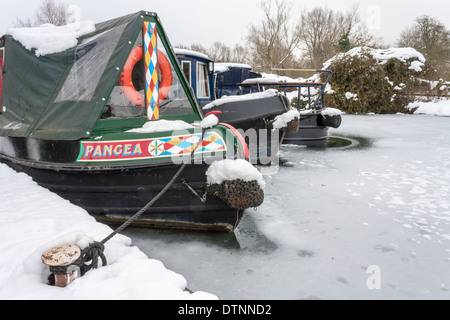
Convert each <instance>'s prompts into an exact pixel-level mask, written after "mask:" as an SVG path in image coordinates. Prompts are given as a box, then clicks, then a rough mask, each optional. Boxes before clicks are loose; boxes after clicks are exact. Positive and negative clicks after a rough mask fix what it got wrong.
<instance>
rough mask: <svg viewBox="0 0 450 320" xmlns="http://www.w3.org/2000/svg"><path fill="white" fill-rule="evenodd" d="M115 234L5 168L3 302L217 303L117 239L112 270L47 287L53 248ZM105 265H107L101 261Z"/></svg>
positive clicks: (108, 249) (0, 222)
mask: <svg viewBox="0 0 450 320" xmlns="http://www.w3.org/2000/svg"><path fill="white" fill-rule="evenodd" d="M111 232H112V229H110V228H109V227H107V226H105V225H103V224H100V223H97V222H96V221H95V220H94V219H93V218H92V217H90V216H89V215H88V214H87V213H86V212H85V211H84V210H82V209H80V208H78V207H76V206H73V205H71V204H70V203H69V202H67V201H65V200H63V199H61V198H60V197H58V196H57V195H55V194H53V193H51V192H50V191H48V190H46V189H43V188H41V187H39V186H37V185H36V184H35V183H34V182H33V181H32V180H31V178H30V177H28V176H26V175H25V174H19V173H16V172H15V171H13V170H12V169H10V168H9V167H7V166H6V165H4V164H0V299H2V300H5V299H14V300H15V299H44V300H46V299H57V300H64V299H155V300H156V299H169V300H172V299H177V300H181V299H207V300H209V299H217V296H215V295H212V294H209V293H205V292H201V291H200V292H195V293H193V294H190V293H188V292H186V291H184V289H185V288H186V286H187V282H186V279H185V278H184V277H183V276H182V275H179V274H177V273H175V272H173V271H170V270H168V269H166V267H165V266H164V264H163V263H162V262H161V261H157V260H154V259H150V258H149V257H148V256H146V255H145V254H144V253H143V252H142V251H141V250H139V249H138V248H137V247H135V246H132V244H131V240H130V239H129V238H127V237H125V236H123V235H116V236H115V237H113V238H112V239H111V240H109V241H108V242H107V243H106V245H105V255H106V258H107V260H108V264H107V266H104V267H100V268H98V269H95V270H92V271H89V272H88V273H87V274H86V275H85V276H84V277H83V278H81V279H78V280H76V281H75V282H74V283H73V284H71V285H70V286H68V287H66V288H57V287H52V286H49V285H47V284H46V283H47V277H48V275H49V269H48V267H46V266H45V265H44V264H43V263H42V262H41V255H42V254H43V253H44V252H45V251H46V250H48V249H51V248H53V247H56V246H59V245H62V244H71V243H79V244H80V245H81V244H82V243H86V242H91V241H92V240H95V241H101V240H103V239H104V238H106V236H108V235H109V234H110V233H111ZM100 265H101V262H100Z"/></svg>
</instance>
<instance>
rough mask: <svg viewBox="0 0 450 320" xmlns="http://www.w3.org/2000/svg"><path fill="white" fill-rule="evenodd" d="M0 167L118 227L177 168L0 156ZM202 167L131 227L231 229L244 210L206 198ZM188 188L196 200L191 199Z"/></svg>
mask: <svg viewBox="0 0 450 320" xmlns="http://www.w3.org/2000/svg"><path fill="white" fill-rule="evenodd" d="M0 162H3V163H5V164H7V165H8V166H10V167H11V168H13V169H14V170H16V171H18V172H23V173H26V174H28V175H29V176H31V177H32V178H33V180H34V181H35V182H36V183H37V184H38V185H40V186H42V187H44V188H47V189H48V190H50V191H52V192H54V193H56V194H58V195H59V196H61V197H62V198H64V199H66V200H68V201H70V202H71V203H72V204H74V205H76V206H79V207H81V208H83V209H85V210H86V211H87V212H88V213H89V214H91V215H93V216H94V217H96V218H97V220H99V221H102V222H107V223H109V224H119V223H122V222H123V221H125V220H126V219H128V218H130V217H131V216H132V215H134V214H135V213H136V212H138V211H139V210H140V209H141V208H143V207H144V206H145V205H146V204H147V203H148V202H150V200H152V199H153V198H154V197H155V196H156V195H157V194H158V193H159V192H160V191H161V190H162V189H163V188H164V187H165V186H166V185H167V184H168V183H169V181H170V180H171V179H172V177H173V176H174V175H175V173H176V172H177V171H178V169H179V168H180V165H175V164H167V165H158V166H126V167H125V166H121V167H88V168H80V167H71V166H68V165H61V166H57V165H55V164H47V163H37V162H34V161H25V160H17V159H12V158H8V157H5V156H1V155H0ZM206 166H207V165H206V164H189V165H187V166H186V167H185V169H184V171H183V172H182V174H181V175H180V176H179V178H178V179H177V180H176V181H175V183H174V184H173V185H172V187H171V188H169V189H168V191H167V192H166V193H165V194H164V195H163V196H162V197H161V198H160V199H159V200H158V201H156V202H155V204H154V205H153V206H152V207H151V208H149V209H148V210H147V211H146V212H144V213H143V214H142V215H141V216H140V217H139V219H138V220H137V221H136V222H135V223H134V225H135V226H145V227H157V228H177V229H190V230H211V231H222V232H230V231H233V230H234V229H235V227H236V226H237V225H238V223H239V221H240V219H241V218H242V215H243V210H237V209H234V208H231V207H230V206H229V205H228V204H226V203H225V202H224V201H222V200H220V199H219V198H217V197H214V196H208V197H207V199H206V202H202V201H201V199H200V198H199V196H200V197H202V196H203V195H204V194H205V188H206V176H205V171H206ZM186 184H187V185H189V186H190V187H191V188H192V189H193V190H195V192H196V193H197V194H198V195H199V196H197V195H196V194H194V193H193V192H192V191H191V190H190V189H189V188H188V186H187V185H186Z"/></svg>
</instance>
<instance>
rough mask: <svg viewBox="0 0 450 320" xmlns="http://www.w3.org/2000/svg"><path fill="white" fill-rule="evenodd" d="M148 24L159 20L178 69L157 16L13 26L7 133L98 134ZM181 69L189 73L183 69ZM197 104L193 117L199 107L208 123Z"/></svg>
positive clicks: (3, 125)
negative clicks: (103, 114) (118, 82)
mask: <svg viewBox="0 0 450 320" xmlns="http://www.w3.org/2000/svg"><path fill="white" fill-rule="evenodd" d="M144 22H152V23H156V25H157V28H158V34H159V39H160V40H161V44H162V45H163V46H164V49H165V51H166V53H167V55H168V58H169V59H170V60H171V61H172V63H171V64H172V65H173V66H176V65H178V63H177V61H176V57H175V55H174V53H173V51H172V49H171V47H170V44H169V42H168V41H167V38H166V35H165V33H164V30H163V28H162V26H161V24H160V22H159V19H158V17H157V15H156V14H155V13H152V12H147V11H139V12H136V13H132V14H129V15H126V16H122V17H119V18H115V19H111V20H109V21H105V22H101V23H98V24H96V25H95V26H93V25H92V23H89V22H84V23H80V22H75V23H73V24H70V25H66V26H63V27H55V26H50V25H44V26H41V27H38V28H25V29H10V30H9V32H8V34H7V36H6V41H5V57H6V58H5V60H4V74H3V79H2V96H1V100H2V101H1V106H2V108H1V109H0V136H10V137H33V138H35V139H43V140H79V139H82V138H87V137H90V136H91V134H92V132H93V131H94V129H95V127H96V124H97V122H98V121H99V119H100V117H101V115H102V113H103V111H104V108H105V105H106V104H107V103H108V100H109V97H110V95H111V92H112V90H113V89H114V87H115V86H116V84H117V79H119V76H120V74H121V71H122V69H123V66H124V65H125V62H126V61H127V58H128V56H129V55H130V52H131V50H132V49H133V46H134V44H135V42H136V39H138V38H139V34H141V32H142V29H143V25H144ZM65 37H67V39H65V40H64V41H63V40H61V39H63V38H65ZM176 72H177V73H178V74H181V71H180V70H179V69H178V70H176ZM185 86H186V84H185ZM191 106H192V109H189V110H188V108H186V112H188V111H189V112H192V110H193V111H194V113H195V114H196V115H197V116H198V118H199V119H200V118H201V116H200V114H201V111H200V110H198V109H196V108H197V107H196V106H195V104H194V103H193V100H192V101H191ZM197 116H195V117H197Z"/></svg>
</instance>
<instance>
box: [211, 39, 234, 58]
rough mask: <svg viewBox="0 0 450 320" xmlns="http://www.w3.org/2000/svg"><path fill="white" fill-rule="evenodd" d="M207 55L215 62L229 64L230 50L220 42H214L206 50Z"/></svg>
mask: <svg viewBox="0 0 450 320" xmlns="http://www.w3.org/2000/svg"><path fill="white" fill-rule="evenodd" d="M208 55H209V57H210V58H211V59H213V60H214V61H215V62H230V61H231V49H230V47H228V46H227V45H225V44H223V43H222V42H220V41H215V42H214V43H213V44H212V46H211V48H209V50H208Z"/></svg>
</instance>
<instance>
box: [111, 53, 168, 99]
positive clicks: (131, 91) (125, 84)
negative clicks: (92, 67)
mask: <svg viewBox="0 0 450 320" xmlns="http://www.w3.org/2000/svg"><path fill="white" fill-rule="evenodd" d="M143 56H144V53H143V47H142V46H136V47H134V48H133V49H132V50H131V53H130V55H129V56H128V59H127V61H126V62H125V66H124V67H123V70H122V72H121V74H120V77H119V85H120V87H121V89H122V92H123V94H124V95H125V96H126V97H127V99H128V100H129V101H130V102H131V103H133V104H134V105H135V106H137V107H144V105H145V98H144V95H142V94H140V93H139V92H138V91H137V90H136V88H135V87H134V84H133V77H132V74H133V68H134V66H135V65H136V63H138V62H139V61H140V60H141V59H142V58H143ZM158 67H159V68H158V69H159V71H160V76H159V88H158V89H159V94H158V99H159V101H163V100H164V99H165V98H166V97H167V95H168V94H169V91H170V87H171V85H172V81H173V75H172V67H171V65H170V62H169V60H168V59H167V57H166V55H165V54H164V53H162V52H161V50H158Z"/></svg>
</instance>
